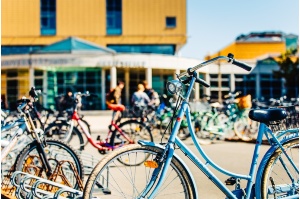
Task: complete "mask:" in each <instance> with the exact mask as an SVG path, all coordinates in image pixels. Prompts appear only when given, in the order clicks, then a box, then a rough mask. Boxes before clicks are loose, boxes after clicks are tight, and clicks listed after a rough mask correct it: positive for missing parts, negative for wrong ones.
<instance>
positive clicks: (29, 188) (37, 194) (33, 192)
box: [10, 171, 83, 199]
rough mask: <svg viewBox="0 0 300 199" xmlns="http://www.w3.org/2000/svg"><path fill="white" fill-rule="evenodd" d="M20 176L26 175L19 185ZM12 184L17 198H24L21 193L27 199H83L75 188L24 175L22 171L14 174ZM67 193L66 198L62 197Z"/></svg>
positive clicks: (25, 174)
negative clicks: (24, 194)
mask: <svg viewBox="0 0 300 199" xmlns="http://www.w3.org/2000/svg"><path fill="white" fill-rule="evenodd" d="M18 175H24V176H22V179H21V180H20V182H19V184H18V183H17V176H18ZM10 181H11V184H12V185H13V186H15V187H16V192H15V195H16V197H17V198H18V199H19V198H22V196H21V192H23V193H26V199H33V198H41V199H48V198H54V199H56V198H57V199H64V198H74V199H80V198H82V194H83V193H82V192H81V191H79V190H76V189H73V188H70V187H68V186H64V185H62V184H59V183H56V182H53V181H50V180H47V179H43V178H39V177H37V176H34V175H30V174H28V173H24V172H21V171H16V172H14V173H13V174H12V176H11V178H10ZM28 181H30V182H32V181H35V182H34V183H33V184H32V185H28V184H26V182H28ZM40 187H45V188H47V189H48V190H43V189H41V188H40ZM54 191H55V192H54ZM63 193H67V194H68V196H66V197H64V196H61V194H63Z"/></svg>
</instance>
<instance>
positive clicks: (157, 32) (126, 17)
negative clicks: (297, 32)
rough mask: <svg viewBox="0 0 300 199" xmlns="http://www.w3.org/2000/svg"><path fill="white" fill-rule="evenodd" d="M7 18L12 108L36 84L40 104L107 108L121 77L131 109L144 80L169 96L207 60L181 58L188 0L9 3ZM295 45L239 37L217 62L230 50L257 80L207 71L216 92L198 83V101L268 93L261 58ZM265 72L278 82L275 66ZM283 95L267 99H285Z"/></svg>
mask: <svg viewBox="0 0 300 199" xmlns="http://www.w3.org/2000/svg"><path fill="white" fill-rule="evenodd" d="M1 17H2V35H1V40H2V43H1V59H2V60H1V64H2V67H1V98H2V99H3V101H4V102H5V103H6V104H7V106H8V107H10V108H14V107H15V101H16V100H17V99H19V98H21V97H22V96H27V95H28V91H29V89H30V87H32V86H35V87H36V88H37V89H42V90H43V92H44V93H46V94H47V95H43V96H42V97H41V99H40V101H41V102H42V103H43V105H44V106H46V107H49V106H51V105H54V97H55V96H57V95H60V94H64V93H66V91H67V90H70V89H71V90H72V91H73V92H86V91H89V92H90V93H93V94H96V95H95V96H93V97H91V98H90V99H87V100H86V101H85V102H86V103H85V106H84V108H85V109H89V110H97V109H105V108H106V106H105V93H107V92H108V91H109V89H110V88H113V87H115V86H116V83H117V80H119V79H120V80H124V81H125V88H124V89H123V103H124V104H126V105H130V99H131V95H132V94H133V92H134V91H135V90H136V87H137V84H138V83H139V82H141V81H143V80H147V81H148V83H149V84H150V86H152V87H153V88H154V89H155V90H156V91H157V92H158V93H159V94H164V93H166V89H165V84H166V82H167V81H168V80H170V79H173V78H174V77H175V76H174V74H175V73H180V72H181V71H183V70H185V69H187V68H188V67H193V66H195V65H197V64H199V63H201V62H202V61H201V60H197V59H188V58H184V57H180V56H178V54H179V52H180V49H181V47H182V46H183V45H185V43H186V40H187V35H186V20H187V19H186V0H152V1H146V0H130V1H129V0H89V1H86V0H64V1H58V0H2V12H1ZM262 38H264V39H262ZM294 40H295V37H294V36H293V35H289V37H286V36H285V35H283V34H281V33H280V34H277V33H276V34H275V33H274V34H273V35H272V34H269V33H268V34H264V36H262V35H255V34H249V35H241V36H239V37H238V38H237V39H236V41H234V42H233V43H232V44H230V45H229V46H228V47H226V48H224V49H222V50H220V52H218V53H216V54H215V55H212V56H211V57H214V56H218V55H227V54H228V53H229V52H231V53H233V54H234V55H235V58H237V59H240V60H242V61H244V62H247V63H248V64H250V65H251V66H253V68H254V69H253V71H252V72H251V74H250V75H249V72H247V71H243V70H242V69H239V68H238V67H235V66H232V65H228V64H226V63H221V64H220V65H221V67H219V65H218V64H214V65H211V66H209V67H205V68H202V69H201V70H200V71H199V75H200V76H201V77H203V78H204V79H206V81H208V82H210V83H211V88H209V89H204V88H202V87H199V85H196V86H195V93H194V97H195V98H196V99H199V97H200V96H201V94H203V93H205V94H208V95H212V96H213V97H214V96H216V95H218V92H219V90H221V92H222V95H224V94H227V93H228V92H230V91H236V90H243V91H244V93H245V94H246V93H251V94H252V95H253V96H255V97H259V96H260V95H261V93H265V92H266V89H267V88H263V87H259V86H258V85H260V82H261V81H262V80H264V79H266V78H265V77H266V76H260V74H261V71H262V70H258V69H256V68H264V69H266V67H268V64H266V62H264V61H261V60H264V59H267V58H268V57H269V56H271V55H279V54H280V53H283V52H284V51H285V50H286V47H287V43H289V45H294V44H295V41H294ZM296 41H298V37H297V39H296ZM264 64H266V66H264ZM273 64H274V63H273ZM275 65H276V64H275ZM257 66H259V67H257ZM272 67H273V66H272ZM276 67H278V66H275V68H276ZM219 68H220V70H219ZM273 68H274V67H273ZM257 71H258V72H257ZM263 71H265V70H263ZM219 73H221V74H222V76H221V86H219V84H218V80H219ZM257 73H258V74H259V77H260V78H258V76H257ZM266 74H267V75H269V76H268V78H267V79H268V80H266V81H272V82H273V80H274V79H273V77H270V74H271V68H269V69H267V72H266ZM276 81H277V80H276ZM280 82H281V80H280ZM278 85H282V83H278V84H277V85H276V86H278ZM257 89H259V91H257ZM263 89H265V90H263ZM281 90H282V89H281ZM275 91H276V93H274V92H275ZM277 91H279V87H278V88H276V89H273V88H272V89H271V91H270V94H269V95H268V96H269V97H276V96H279V95H281V94H282V93H280V94H279V93H277Z"/></svg>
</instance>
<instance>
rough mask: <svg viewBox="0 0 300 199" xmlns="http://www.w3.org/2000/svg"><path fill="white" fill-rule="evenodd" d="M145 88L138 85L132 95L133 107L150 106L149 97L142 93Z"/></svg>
mask: <svg viewBox="0 0 300 199" xmlns="http://www.w3.org/2000/svg"><path fill="white" fill-rule="evenodd" d="M144 91H145V87H144V85H143V84H138V88H137V91H136V92H134V93H133V95H132V98H131V102H132V104H133V106H139V107H141V106H148V104H150V102H151V100H150V98H149V96H148V95H147V94H146V93H145V92H144Z"/></svg>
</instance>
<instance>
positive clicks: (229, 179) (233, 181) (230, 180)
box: [225, 177, 236, 185]
mask: <svg viewBox="0 0 300 199" xmlns="http://www.w3.org/2000/svg"><path fill="white" fill-rule="evenodd" d="M235 183H236V178H234V177H231V178H228V179H227V180H225V184H226V185H234V184H235Z"/></svg>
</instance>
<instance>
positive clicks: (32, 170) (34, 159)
mask: <svg viewBox="0 0 300 199" xmlns="http://www.w3.org/2000/svg"><path fill="white" fill-rule="evenodd" d="M46 142H47V146H46V147H45V148H44V150H45V152H46V155H47V159H48V160H49V163H50V165H51V168H52V171H54V168H55V166H56V165H58V163H57V162H55V160H56V161H66V160H69V161H70V162H72V163H73V165H74V166H75V169H76V171H77V172H78V175H79V177H80V179H83V176H84V170H83V163H82V160H81V158H80V156H79V155H78V154H77V153H76V151H75V150H74V149H73V148H72V147H71V146H70V145H68V144H66V143H64V142H62V141H60V140H54V139H48V140H46ZM58 152H59V153H58ZM39 157H40V156H39V155H38V151H37V141H36V140H34V141H33V142H31V143H30V144H28V145H27V146H26V147H25V148H24V149H23V150H22V152H21V153H20V154H19V156H18V157H17V160H16V163H15V171H23V172H26V173H29V174H32V175H36V174H37V173H38V175H36V176H38V177H41V178H45V179H48V177H47V176H46V172H45V170H44V169H43V167H42V162H41V161H40V159H39ZM32 163H33V164H32ZM38 163H40V164H38ZM63 164H65V165H64V167H61V169H62V172H63V174H64V176H65V177H66V178H67V181H68V182H69V183H70V185H71V186H70V187H72V188H74V189H78V188H79V184H78V182H77V180H76V177H75V174H74V172H73V173H70V170H69V169H70V165H71V164H68V163H63ZM37 171H38V172H37ZM54 177H55V176H54ZM21 178H22V176H21V175H19V177H18V179H17V182H18V183H19V182H20V179H21ZM50 178H52V179H50V180H53V179H55V180H54V181H55V182H57V183H60V184H64V185H66V186H68V185H67V182H66V181H65V180H64V179H63V178H62V177H60V176H57V177H56V178H53V176H51V177H50ZM74 179H75V180H74ZM30 183H33V182H32V181H31V182H30ZM21 194H22V195H23V196H24V194H25V193H23V192H21Z"/></svg>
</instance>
